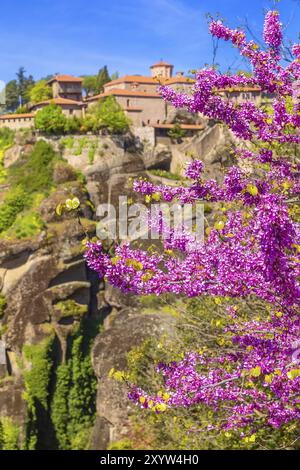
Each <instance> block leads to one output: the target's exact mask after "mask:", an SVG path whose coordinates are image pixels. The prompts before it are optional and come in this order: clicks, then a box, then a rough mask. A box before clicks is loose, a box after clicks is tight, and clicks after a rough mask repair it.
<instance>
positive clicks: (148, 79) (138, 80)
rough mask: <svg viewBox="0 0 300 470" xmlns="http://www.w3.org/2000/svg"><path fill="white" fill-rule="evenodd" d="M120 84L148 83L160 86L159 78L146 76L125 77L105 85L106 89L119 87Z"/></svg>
mask: <svg viewBox="0 0 300 470" xmlns="http://www.w3.org/2000/svg"><path fill="white" fill-rule="evenodd" d="M118 83H148V84H151V85H158V83H159V81H158V79H157V78H153V77H145V76H144V75H125V76H124V77H121V78H117V79H116V80H112V81H111V82H108V83H106V84H105V85H104V88H106V87H107V86H111V85H117V84H118Z"/></svg>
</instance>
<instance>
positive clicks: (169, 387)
mask: <svg viewBox="0 0 300 470" xmlns="http://www.w3.org/2000/svg"><path fill="white" fill-rule="evenodd" d="M210 32H211V34H212V35H213V36H215V37H216V38H218V39H223V40H225V41H230V42H232V43H233V44H234V45H235V46H236V47H238V49H239V50H240V54H241V55H242V57H246V58H247V59H248V60H249V61H250V63H251V66H252V69H253V74H252V76H251V77H249V76H246V75H243V74H240V75H222V74H220V73H218V72H217V71H216V70H215V69H214V68H206V69H204V70H201V71H199V72H198V73H197V77H196V83H195V87H194V93H193V94H192V95H191V94H185V93H181V92H179V91H176V90H174V89H173V88H171V87H168V86H163V87H160V92H161V94H162V96H163V98H164V99H165V100H166V101H168V102H170V103H171V104H173V105H174V106H176V107H182V108H187V109H189V110H190V111H191V112H200V113H202V114H203V115H205V116H206V117H208V118H209V119H214V120H215V121H222V122H223V123H225V124H226V125H227V126H228V127H229V129H231V131H232V132H233V133H234V134H235V136H236V137H237V138H238V139H239V146H238V148H237V149H236V150H235V152H234V153H235V154H236V157H237V159H238V160H240V159H245V160H246V161H247V162H248V164H251V165H252V168H253V170H254V171H253V172H252V173H251V172H248V170H245V169H244V168H243V166H232V167H231V168H230V169H229V170H228V171H227V173H226V174H225V176H224V179H223V181H221V182H219V183H218V182H217V181H216V180H213V179H208V180H206V179H205V178H204V176H203V163H202V162H201V161H200V160H194V161H192V162H191V163H190V164H189V165H188V167H187V170H186V176H187V177H188V178H189V180H190V184H189V185H188V186H180V187H168V186H164V185H157V184H154V183H151V182H150V181H146V180H144V179H140V180H138V181H136V182H134V189H135V191H137V192H138V193H141V194H143V195H145V197H146V201H148V202H149V201H152V200H153V201H157V200H159V199H163V200H165V201H173V200H174V199H175V200H176V201H179V202H180V203H181V204H184V203H186V202H188V203H191V202H193V203H194V204H196V203H197V202H199V201H203V200H204V201H206V203H211V202H214V203H220V205H221V209H223V210H219V212H217V213H216V216H215V221H214V223H212V224H209V226H207V228H206V234H205V239H204V242H202V241H201V242H199V241H198V240H197V239H196V237H195V235H193V233H190V234H188V235H187V234H184V235H181V236H179V237H178V236H176V233H175V231H174V230H172V229H170V228H169V226H168V224H167V223H165V220H164V218H163V215H161V216H159V217H157V220H153V218H151V214H150V215H149V217H150V226H151V227H153V226H154V227H155V228H156V229H157V230H158V231H159V233H160V234H161V236H162V239H163V240H162V243H163V248H164V250H163V251H162V253H158V252H156V251H153V250H152V251H150V250H148V251H144V250H142V249H136V248H133V247H131V246H130V245H129V244H128V243H124V244H122V245H117V244H116V246H115V249H114V251H115V253H114V255H113V256H110V255H109V253H108V252H106V251H105V250H104V249H103V248H102V243H101V242H100V241H98V242H97V243H91V242H88V243H87V251H86V259H87V262H88V265H89V266H90V267H91V268H92V269H94V270H96V271H97V272H98V274H99V276H100V277H104V276H105V279H106V280H108V281H109V282H110V283H111V284H112V285H113V286H115V287H118V288H120V289H121V290H122V291H123V292H125V293H134V294H141V295H148V294H156V295H161V294H163V293H172V294H176V295H186V296H188V297H198V296H208V295H211V296H213V298H215V299H216V301H217V300H218V298H222V299H223V300H224V301H225V302H228V304H227V307H226V308H225V310H224V325H225V329H224V331H223V335H222V336H221V337H220V343H219V346H221V347H222V350H221V351H220V354H217V353H216V350H214V349H213V350H207V349H206V350H201V351H199V350H198V351H195V352H192V351H189V352H183V353H182V355H181V358H180V359H178V360H177V361H174V362H171V363H168V364H163V363H160V364H159V366H158V368H157V369H158V370H159V372H160V373H161V374H162V376H163V378H164V390H163V391H159V392H157V393H155V392H152V393H151V392H149V391H145V390H142V389H141V388H139V387H137V386H136V385H135V384H131V383H128V381H127V379H126V374H125V373H121V372H120V371H118V372H117V373H115V372H114V371H112V375H115V377H116V378H119V379H121V380H124V379H125V382H126V383H127V385H128V387H129V392H128V396H129V398H130V400H132V401H133V402H135V403H136V404H138V405H139V406H140V407H141V408H144V409H151V410H152V411H155V412H156V413H162V412H164V411H165V410H166V409H167V408H178V407H184V408H187V407H191V408H192V409H194V408H193V407H195V406H197V405H198V404H204V405H205V406H208V407H210V408H211V409H212V411H213V413H218V416H219V419H215V420H214V421H213V422H210V423H208V424H207V425H205V424H203V425H201V423H199V427H200V429H199V430H200V431H203V432H208V431H211V430H213V431H215V432H216V433H220V432H224V433H229V431H233V432H236V430H240V437H242V438H243V439H247V440H248V441H246V442H255V439H256V435H257V434H258V435H259V433H260V431H261V430H262V429H265V430H276V429H279V428H281V427H282V428H284V429H286V428H288V429H292V428H293V429H296V430H297V429H298V435H299V420H300V409H299V388H300V367H299V359H298V357H299V355H300V352H299V350H300V346H299V333H300V320H299V307H300V283H299V275H300V268H299V266H300V246H299V239H300V224H299V210H297V207H296V204H297V203H299V196H300V186H299V161H297V158H296V157H295V153H294V146H295V145H297V144H298V145H299V143H300V134H299V126H300V120H299V103H298V102H297V96H296V93H295V82H296V81H297V80H299V77H300V44H296V45H294V46H293V48H292V53H293V61H292V62H291V63H290V64H289V65H288V66H287V67H286V68H284V67H283V66H282V65H281V62H280V59H281V57H280V48H281V43H282V31H281V24H280V22H279V14H278V12H277V11H269V12H268V13H267V15H266V18H265V24H264V41H265V43H266V45H267V50H266V51H262V50H260V48H259V46H258V45H257V44H256V43H254V42H253V41H250V42H248V41H247V40H246V36H245V34H244V32H243V31H241V30H238V29H230V28H228V27H226V26H224V25H223V23H222V22H221V21H212V22H211V23H210ZM236 86H238V87H241V86H245V87H248V86H250V87H254V86H255V87H257V86H259V87H260V89H261V91H262V92H263V93H267V94H269V95H271V96H273V107H272V109H271V110H270V111H268V110H265V109H263V108H260V107H259V106H258V105H255V103H252V102H248V101H244V102H242V103H233V102H232V101H230V100H228V99H227V98H226V97H223V96H221V95H220V94H218V93H216V92H217V91H218V90H221V89H224V87H225V88H226V87H230V88H232V87H236ZM163 236H164V237H163ZM237 298H240V299H241V300H242V301H245V302H249V301H251V298H255V299H256V300H257V301H258V302H259V304H260V314H259V316H258V317H252V318H249V319H246V320H245V319H243V318H242V317H239V314H238V311H237V309H238V307H237V306H235V305H234V300H235V299H237ZM199 334H201V332H199ZM213 413H211V414H212V415H213ZM201 426H202V427H201Z"/></svg>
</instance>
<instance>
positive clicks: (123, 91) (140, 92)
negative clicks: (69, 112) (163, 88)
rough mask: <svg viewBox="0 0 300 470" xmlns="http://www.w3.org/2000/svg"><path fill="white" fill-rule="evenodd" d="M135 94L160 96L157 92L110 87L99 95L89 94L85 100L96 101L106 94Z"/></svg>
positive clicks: (146, 96)
mask: <svg viewBox="0 0 300 470" xmlns="http://www.w3.org/2000/svg"><path fill="white" fill-rule="evenodd" d="M110 95H114V96H133V97H134V96H136V97H141V98H143V97H145V98H161V95H160V94H159V93H155V92H153V93H148V92H146V91H134V90H122V89H121V88H112V89H111V90H108V91H106V92H105V93H100V95H95V96H90V97H89V98H86V101H97V100H99V99H101V98H105V97H106V96H110Z"/></svg>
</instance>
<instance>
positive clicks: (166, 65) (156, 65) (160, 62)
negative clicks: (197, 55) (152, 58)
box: [150, 60, 174, 69]
mask: <svg viewBox="0 0 300 470" xmlns="http://www.w3.org/2000/svg"><path fill="white" fill-rule="evenodd" d="M161 66H165V67H174V65H172V64H168V62H165V61H164V60H160V61H159V62H157V63H156V64H153V65H151V66H150V69H152V68H153V67H161Z"/></svg>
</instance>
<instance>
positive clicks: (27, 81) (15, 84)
mask: <svg viewBox="0 0 300 470" xmlns="http://www.w3.org/2000/svg"><path fill="white" fill-rule="evenodd" d="M16 75H17V80H11V81H10V82H8V83H7V85H6V87H5V95H6V106H5V107H6V110H7V111H9V112H14V111H16V109H17V108H18V107H19V106H23V105H25V104H27V103H28V102H29V98H30V97H29V95H30V90H31V88H32V87H33V86H34V79H33V77H32V75H29V77H26V75H25V69H24V67H20V68H19V70H18V72H17V74H16Z"/></svg>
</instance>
